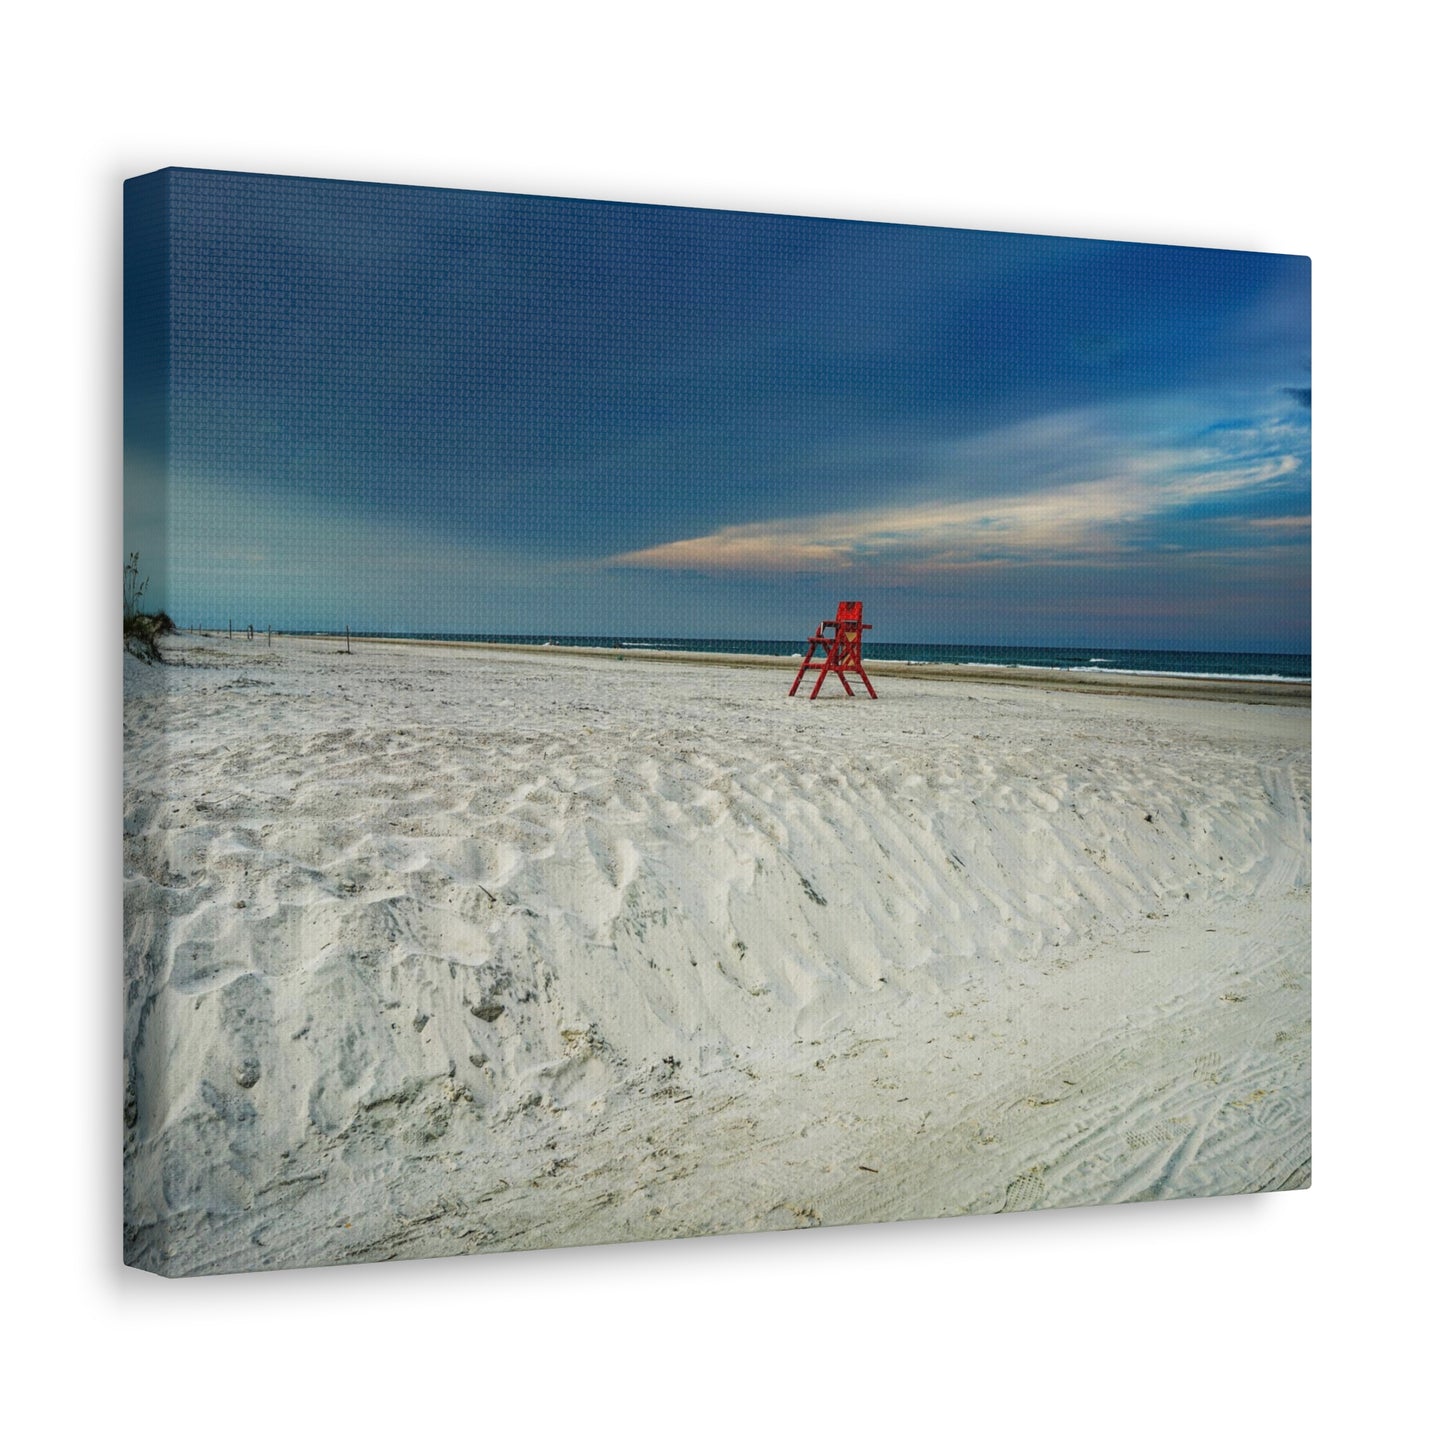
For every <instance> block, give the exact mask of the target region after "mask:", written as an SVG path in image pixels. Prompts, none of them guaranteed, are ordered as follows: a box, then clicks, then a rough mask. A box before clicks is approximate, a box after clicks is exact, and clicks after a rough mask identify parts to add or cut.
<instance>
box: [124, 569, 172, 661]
mask: <svg viewBox="0 0 1445 1445" xmlns="http://www.w3.org/2000/svg"><path fill="white" fill-rule="evenodd" d="M149 585H150V578H149V577H145V576H142V575H141V569H140V553H139V552H132V553H131V554H130V555H129V556H128V557H127V558H126V561H125V609H124V614H123V616H124V637H125V650H126V651H127V652H128V653H130V654H131V656H133V657H138V658H140V659H141V661H142V662H147V663H150V662H163V661H164V660H165V659H164V657H162V655H161V649H160V639H161V638H162V637H165V636H166V635H168V634H169V633H172V632H174V631H175V630H176V624H175V623H174V622H173V621H172V620H171V618H170V615H169V614H168V613H166V612H165V611H163V610H162V611H155V612H147V611H146V610H145V609H144V606H143V602H144V599H145V592H146V588H147V587H148V586H149Z"/></svg>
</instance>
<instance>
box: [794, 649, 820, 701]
mask: <svg viewBox="0 0 1445 1445" xmlns="http://www.w3.org/2000/svg"><path fill="white" fill-rule="evenodd" d="M817 645H818V639H817V638H816V637H814V638H813V639H811V640H810V641H809V643H808V650H807V652H806V653H805V654H804V656H803V665H802V666H801V667H800V668H799V669H798V675H797V677H795V678H794V679H793V685H792V687H790V688H789V689H788V696H789V697H792V695H793V694H794V693H795V692H797V690H798V684H799V683H800V682H802V680H803V674H804V673H805V672H807V670H808V667H809V664H810V663H811V662H812V661H813V651H814V649H815V648H816V647H817Z"/></svg>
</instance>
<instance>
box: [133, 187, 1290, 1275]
mask: <svg viewBox="0 0 1445 1445" xmlns="http://www.w3.org/2000/svg"><path fill="white" fill-rule="evenodd" d="M1310 406H1311V383H1310V270H1309V262H1308V261H1307V259H1305V258H1303V257H1298V256H1285V255H1268V254H1258V253H1248V252H1240V251H1227V250H1211V249H1202V248H1190V247H1181V246H1161V245H1146V244H1135V243H1130V242H1120V241H1112V240H1089V239H1073V238H1067V237H1056V236H1041V235H1009V234H999V233H991V232H984V231H969V230H952V229H946V228H938V227H924V226H906V225H896V224H876V223H869V222H866V221H848V220H826V219H818V218H807V217H799V216H789V215H761V214H746V213H738V212H728V211H713V210H697V209H685V208H679V207H666V206H642V205H628V204H611V203H603V202H596V201H582V200H567V199H559V198H549V197H541V196H525V195H509V194H496V193H489V192H484V191H464V190H446V189H435V188H427V187H410V186H395V185H369V184H359V183H353V182H340V181H325V180H312V179H303V178H297V177H286V176H269V175H248V174H233V173H226V172H213V171H203V170H178V169H172V170H164V171H159V172H156V173H154V174H151V175H146V176H141V177H137V178H136V179H134V180H132V181H129V182H128V183H127V185H126V190H125V448H126V454H125V555H124V557H121V558H117V559H116V561H117V571H118V572H120V573H122V575H123V579H124V658H123V666H124V717H125V740H124V867H125V885H124V886H125V891H124V898H125V912H124V931H125V937H124V960H125V965H124V966H125V985H124V986H125V1039H124V1049H125V1055H124V1179H125V1187H124V1210H125V1218H124V1254H125V1258H126V1259H127V1260H128V1261H129V1262H130V1263H132V1264H134V1265H136V1266H139V1267H141V1268H144V1269H148V1270H153V1271H157V1272H160V1273H162V1274H167V1275H194V1274H212V1273H221V1272H228V1271H239V1270H261V1269H276V1268H284V1267H294V1266H306V1265H322V1264H338V1263H344V1262H349V1261H372V1260H387V1259H397V1258H413V1257H420V1256H436V1255H457V1254H471V1253H477V1252H486V1251H496V1250H512V1249H530V1248H535V1247H541V1246H558V1245H577V1244H597V1243H604V1242H610V1241H621V1240H658V1239H664V1238H668V1237H673V1236H680V1235H706V1234H722V1233H734V1232H741V1231H753V1230H777V1229H805V1228H811V1227H815V1226H820V1225H835V1224H851V1223H862V1222H867V1221H892V1220H906V1219H919V1218H937V1217H942V1216H953V1215H973V1214H987V1213H997V1212H1000V1211H1005V1210H1039V1209H1052V1208H1058V1207H1061V1206H1073V1205H1102V1204H1111V1203H1124V1202H1132V1201H1141V1200H1160V1199H1172V1198H1180V1197H1188V1196H1200V1195H1221V1194H1241V1193H1249V1192H1258V1191H1263V1190H1289V1189H1297V1188H1301V1187H1304V1186H1305V1185H1307V1184H1308V1182H1309V1178H1310V1157H1311V1148H1310V970H1309V945H1310V913H1309V908H1310V714H1311V708H1310V691H1311V684H1310V649H1311V638H1310V415H1311V412H1310ZM1184 1219H1187V1216H1181V1224H1182V1223H1183V1221H1184ZM958 1227H960V1228H967V1227H977V1226H969V1225H968V1224H967V1223H962V1224H960V1225H959V1226H958ZM1181 1247H1183V1246H1181Z"/></svg>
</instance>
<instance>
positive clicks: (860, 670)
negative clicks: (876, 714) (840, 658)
mask: <svg viewBox="0 0 1445 1445" xmlns="http://www.w3.org/2000/svg"><path fill="white" fill-rule="evenodd" d="M858 676H859V677H861V678H862V679H863V686H864V687H866V688H867V689H868V696H869V697H871V698H872V699H873V701H874V702H877V701H878V694H877V693H876V692H874V691H873V684H872V683H871V682H870V681H869V679H868V674H867V673H866V672H864V671H863V664H862V662H859V663H858Z"/></svg>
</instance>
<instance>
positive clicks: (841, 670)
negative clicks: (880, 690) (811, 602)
mask: <svg viewBox="0 0 1445 1445" xmlns="http://www.w3.org/2000/svg"><path fill="white" fill-rule="evenodd" d="M872 625H873V624H872V623H871V622H864V621H863V604H862V603H861V602H840V603H839V604H838V615H837V616H836V617H832V618H829V619H828V621H826V622H820V623H819V624H818V630H817V631H816V632H815V633H814V634H813V635H812V636H811V637H810V638H809V639H808V651H807V653H806V655H805V656H804V658H803V665H802V666H801V667H800V668H799V669H798V675H797V677H795V678H794V679H793V685H792V687H790V688H789V689H788V696H789V697H792V696H793V694H794V693H795V692H797V690H798V684H799V683H800V682H802V680H803V674H804V673H805V672H807V671H808V669H809V668H813V667H815V668H817V669H818V680H817V682H815V683H814V684H813V690H812V692H810V693H809V694H808V697H809V699H810V700H811V699H813V698H815V697H817V695H818V690H819V689H820V688H821V687H822V686H823V679H824V678H826V677H827V676H828V674H829V673H830V672H836V673H837V674H838V681H839V682H841V683H842V684H843V691H844V692H846V693H847V694H848V696H849V697H852V696H853V689H852V688H851V687H849V686H848V678H847V674H848V673H850V672H856V673H857V674H858V676H859V677H861V678H862V679H863V686H864V687H866V688H867V689H868V696H869V697H871V698H877V696H878V694H877V693H876V692H874V691H873V684H872V683H871V682H870V681H869V680H868V674H867V673H866V672H864V671H863V634H864V633H865V632H867V631H868V629H869V628H870V627H872ZM820 647H822V648H825V649H826V651H825V652H824V654H823V659H822V661H821V662H814V661H813V654H814V653H815V652H816V651H817V650H818V649H819V648H820Z"/></svg>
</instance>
